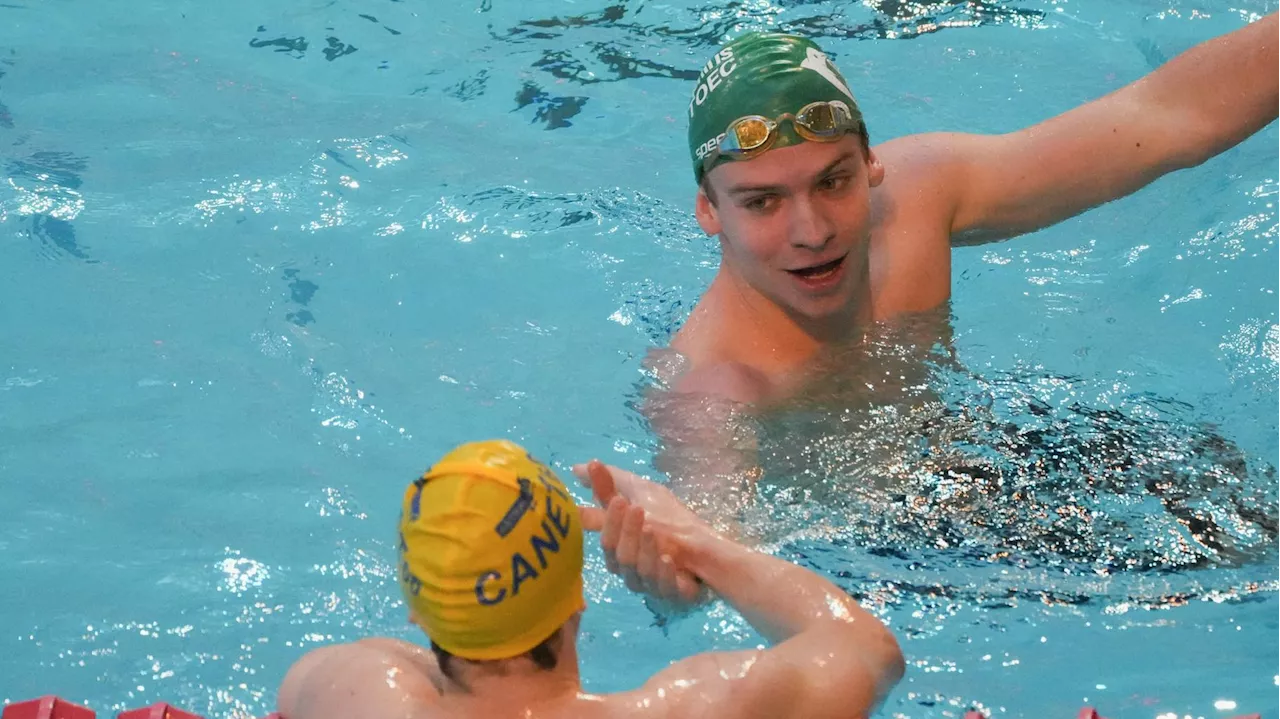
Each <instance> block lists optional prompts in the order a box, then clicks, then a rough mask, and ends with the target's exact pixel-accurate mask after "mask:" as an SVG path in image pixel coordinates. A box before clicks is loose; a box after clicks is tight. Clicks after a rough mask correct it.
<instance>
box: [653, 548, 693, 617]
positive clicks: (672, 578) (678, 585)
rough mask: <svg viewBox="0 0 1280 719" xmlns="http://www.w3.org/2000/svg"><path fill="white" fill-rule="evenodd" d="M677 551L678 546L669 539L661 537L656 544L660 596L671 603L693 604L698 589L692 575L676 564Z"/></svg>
mask: <svg viewBox="0 0 1280 719" xmlns="http://www.w3.org/2000/svg"><path fill="white" fill-rule="evenodd" d="M679 550H680V545H679V544H678V543H677V542H674V541H672V540H671V538H670V537H663V538H662V539H661V540H659V542H658V561H659V562H660V563H661V565H662V570H661V575H662V596H663V598H665V599H667V600H668V601H671V602H680V603H684V604H693V603H694V600H696V599H697V597H698V591H699V589H700V588H699V586H698V581H697V579H696V578H695V577H694V575H693V574H692V573H690V572H687V571H685V570H683V569H680V567H679V564H677V562H676V559H675V555H676V554H677V553H678V552H679Z"/></svg>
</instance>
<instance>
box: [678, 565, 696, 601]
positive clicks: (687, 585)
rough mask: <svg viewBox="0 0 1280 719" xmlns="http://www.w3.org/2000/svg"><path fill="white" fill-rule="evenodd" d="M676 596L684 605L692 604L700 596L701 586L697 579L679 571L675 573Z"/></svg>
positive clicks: (683, 571)
mask: <svg viewBox="0 0 1280 719" xmlns="http://www.w3.org/2000/svg"><path fill="white" fill-rule="evenodd" d="M676 595H677V596H679V597H680V601H682V602H684V603H685V604H693V603H694V602H696V601H698V599H699V598H700V597H701V596H702V584H701V583H699V582H698V578H697V577H695V576H694V575H692V574H690V573H689V572H686V571H685V570H683V569H681V570H678V571H677V572H676Z"/></svg>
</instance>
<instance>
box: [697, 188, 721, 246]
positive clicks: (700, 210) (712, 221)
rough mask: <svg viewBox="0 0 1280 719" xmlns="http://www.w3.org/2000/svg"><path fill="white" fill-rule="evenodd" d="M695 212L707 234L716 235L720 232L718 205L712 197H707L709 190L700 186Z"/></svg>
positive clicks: (699, 223)
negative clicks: (713, 202)
mask: <svg viewBox="0 0 1280 719" xmlns="http://www.w3.org/2000/svg"><path fill="white" fill-rule="evenodd" d="M693 214H694V215H695V216H696V217H697V218H698V226H699V227H701V228H702V231H703V232H705V233H707V235H709V236H711V237H715V236H716V235H718V234H720V213H719V212H717V211H716V206H715V205H713V204H711V198H710V197H707V191H706V190H705V189H703V188H702V187H699V188H698V197H697V199H696V200H695V204H694V209H693Z"/></svg>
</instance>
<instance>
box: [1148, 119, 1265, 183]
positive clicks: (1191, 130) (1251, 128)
mask: <svg viewBox="0 0 1280 719" xmlns="http://www.w3.org/2000/svg"><path fill="white" fill-rule="evenodd" d="M1263 124H1265V123H1263ZM1255 125H1257V123H1247V124H1246V123H1238V122H1223V120H1222V118H1216V119H1215V118H1214V117H1206V116H1199V115H1197V116H1195V117H1191V118H1184V119H1182V120H1181V121H1180V122H1177V123H1174V126H1175V127H1176V128H1177V130H1176V133H1175V136H1174V137H1172V138H1171V142H1170V145H1171V150H1170V151H1169V152H1168V153H1166V163H1167V165H1168V166H1167V167H1166V168H1164V169H1165V171H1166V172H1172V171H1174V170H1185V169H1190V168H1193V167H1199V166H1200V165H1203V164H1204V163H1206V162H1208V161H1209V160H1211V159H1213V158H1214V157H1217V156H1218V155H1220V154H1222V153H1223V152H1226V151H1227V150H1230V149H1231V148H1233V147H1235V146H1236V145H1238V144H1240V143H1241V142H1244V141H1245V140H1246V139H1248V138H1249V136H1250V135H1252V134H1253V133H1254V132H1256V131H1257V130H1259V129H1261V125H1257V126H1255Z"/></svg>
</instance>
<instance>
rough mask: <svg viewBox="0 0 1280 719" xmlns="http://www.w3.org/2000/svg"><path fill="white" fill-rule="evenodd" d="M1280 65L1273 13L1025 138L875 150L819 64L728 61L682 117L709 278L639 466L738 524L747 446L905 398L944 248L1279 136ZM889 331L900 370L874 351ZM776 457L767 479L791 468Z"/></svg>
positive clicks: (937, 136) (962, 138)
mask: <svg viewBox="0 0 1280 719" xmlns="http://www.w3.org/2000/svg"><path fill="white" fill-rule="evenodd" d="M1277 64H1278V62H1277V17H1276V15H1275V14H1272V15H1269V16H1267V17H1264V18H1262V19H1260V20H1257V21H1254V22H1251V23H1248V24H1247V25H1246V26H1245V27H1243V28H1241V29H1238V30H1235V31H1233V32H1231V33H1228V34H1226V35H1223V36H1221V37H1218V38H1215V39H1212V40H1208V41H1206V42H1203V43H1201V44H1199V45H1197V46H1195V47H1192V48H1190V49H1189V50H1187V51H1185V52H1184V53H1182V54H1181V55H1179V56H1177V57H1175V58H1174V59H1172V60H1171V61H1169V62H1167V63H1165V64H1164V65H1163V66H1162V67H1160V68H1158V69H1157V70H1155V71H1153V72H1152V73H1150V74H1149V75H1147V76H1146V77H1143V78H1141V79H1139V80H1137V81H1136V82H1133V83H1131V84H1129V85H1128V86H1126V87H1123V88H1121V89H1119V90H1117V91H1115V92H1113V93H1111V94H1109V95H1106V96H1105V97H1102V98H1100V99H1097V100H1095V101H1093V102H1090V103H1087V104H1085V105H1082V106H1080V107H1078V108H1075V109H1073V110H1070V111H1068V112H1066V113H1064V114H1061V115H1059V116H1056V117H1053V118H1050V119H1048V120H1046V121H1044V122H1041V123H1039V124H1037V125H1034V126H1032V127H1029V128H1027V129H1023V130H1021V131H1017V132H1011V133H1009V134H1004V135H975V134H962V133H932V134H922V135H913V136H904V137H900V138H895V139H892V140H889V141H887V142H884V143H882V144H876V145H873V144H872V142H871V139H870V136H869V133H868V126H867V123H866V122H864V120H863V116H862V112H861V109H860V107H859V103H858V100H859V96H858V91H857V88H855V87H853V86H851V85H850V83H849V82H848V81H847V80H846V78H845V77H844V76H843V75H842V74H841V73H840V71H839V70H838V69H837V67H836V65H835V64H834V63H833V62H832V60H831V58H830V57H829V56H828V55H827V54H826V53H825V52H824V51H823V50H822V48H820V47H819V46H818V45H817V44H815V43H814V42H812V41H810V40H808V39H805V38H802V37H797V36H794V35H785V34H776V33H751V34H748V35H744V36H742V37H739V38H737V39H735V40H733V41H731V42H729V43H728V44H726V45H724V46H723V47H722V48H720V49H719V50H718V51H717V52H716V53H715V54H714V55H713V56H711V57H710V58H709V59H708V60H707V61H706V62H705V64H704V65H703V66H702V68H701V70H700V73H699V76H698V79H697V81H696V82H695V83H694V84H693V86H692V88H691V95H690V99H689V104H688V108H687V113H688V114H687V119H688V132H689V135H688V140H689V160H690V163H691V165H690V169H691V170H692V174H693V180H694V181H695V182H696V188H697V194H696V205H695V211H696V216H697V221H698V223H699V224H700V226H701V227H702V229H703V230H704V231H705V232H706V233H707V234H708V235H712V236H717V237H718V238H719V242H720V248H721V262H720V266H719V269H718V271H717V273H716V275H715V278H714V279H713V281H712V282H711V285H710V286H709V287H708V288H707V289H706V291H705V293H704V294H703V295H702V297H701V298H700V299H699V301H698V303H697V304H696V306H695V307H694V308H693V310H692V312H691V313H690V315H689V317H688V319H687V321H686V322H685V323H684V325H683V326H682V327H681V328H680V329H679V331H678V333H677V334H676V335H675V337H674V338H673V340H672V343H671V347H670V349H669V350H662V351H656V352H654V353H653V355H652V356H651V357H650V366H651V367H652V368H653V370H654V374H655V376H657V377H658V378H659V379H660V381H661V384H662V390H661V391H655V392H653V393H652V394H650V395H649V396H647V398H646V402H645V406H644V412H645V414H646V416H647V419H648V420H649V422H650V425H651V426H652V428H653V430H654V431H655V433H656V434H657V435H658V436H659V438H660V439H661V440H662V447H661V450H660V451H659V453H658V455H657V456H656V457H655V461H654V464H655V467H656V468H657V469H659V470H660V471H663V472H665V473H666V474H668V475H669V476H670V479H671V481H672V483H673V486H679V487H680V490H679V491H680V493H681V496H682V497H684V498H685V499H686V500H687V501H690V502H694V503H697V504H702V505H703V506H704V507H706V511H707V512H717V513H721V514H722V515H723V516H724V517H725V518H726V519H725V521H728V522H732V521H733V519H732V517H734V516H735V514H736V512H737V510H736V509H734V507H733V506H730V505H737V504H738V502H737V499H742V498H746V497H749V496H750V490H751V487H752V486H753V480H754V479H755V478H757V477H759V476H760V475H761V474H762V472H763V469H762V466H761V461H760V458H759V456H758V454H757V441H758V439H757V435H759V436H760V438H762V439H764V440H767V439H768V437H766V436H764V435H760V433H759V432H758V428H759V427H761V426H764V427H765V428H766V430H768V433H769V436H775V435H776V436H786V437H788V438H794V437H795V436H796V432H797V431H798V430H799V431H803V430H800V429H799V428H798V427H797V426H796V423H795V422H792V419H794V418H796V417H797V415H805V416H806V417H807V416H813V415H815V414H821V413H814V412H809V411H808V410H809V409H811V408H813V407H819V408H820V407H834V408H836V412H835V413H836V414H838V415H839V418H840V421H847V413H848V412H849V411H851V410H849V409H848V408H855V409H856V408H857V407H877V406H885V405H895V403H900V402H902V401H904V400H905V398H908V397H912V396H916V397H918V396H919V395H920V392H919V391H918V390H916V389H915V388H918V387H921V386H927V375H926V372H927V371H928V370H927V367H926V365H927V362H926V361H924V360H925V359H926V358H924V357H919V358H917V357H915V356H907V355H908V354H909V353H910V352H918V353H919V354H920V355H924V354H925V353H927V352H928V350H929V348H932V347H936V346H938V345H939V344H941V346H942V347H943V348H944V349H945V348H946V346H947V344H948V336H949V325H948V323H947V318H946V316H945V315H946V312H945V306H946V303H947V301H948V299H949V298H950V295H951V272H952V270H951V250H952V248H953V247H955V246H957V245H972V244H978V243H984V242H991V241H996V240H1002V239H1006V238H1011V237H1014V236H1016V235H1021V234H1025V233H1029V232H1033V231H1035V230H1038V229H1041V228H1044V227H1047V226H1049V225H1052V224H1054V223H1057V222H1060V221H1062V220H1065V219H1067V218H1070V217H1072V216H1074V215H1077V214H1079V213H1081V212H1084V211H1086V210H1088V209H1090V208H1092V207H1096V206H1098V205H1101V204H1103V203H1106V202H1108V201H1111V200H1114V199H1117V198H1120V197H1123V196H1125V195H1128V194H1130V193H1133V192H1135V191H1136V190H1138V189H1140V188H1142V187H1144V186H1145V185H1147V184H1149V183H1151V182H1153V181H1154V180H1156V179H1157V178H1159V177H1161V176H1162V175H1165V174H1167V173H1169V172H1171V171H1174V170H1177V169H1179V168H1186V167H1191V166H1194V165H1197V164H1200V163H1202V162H1204V161H1206V160H1208V159H1209V158H1211V157H1213V156H1214V155H1216V154H1218V153H1220V152H1223V151H1224V150H1226V149H1228V148H1230V147H1233V146H1235V145H1236V144H1238V143H1240V142H1241V141H1243V140H1244V139H1246V138H1248V137H1249V136H1251V135H1253V134H1254V133H1256V132H1258V131H1259V130H1261V129H1262V128H1264V127H1266V126H1267V125H1268V124H1270V123H1271V122H1272V121H1274V120H1275V119H1276V116H1277V104H1278V103H1280V98H1278V93H1277V86H1278V85H1280V81H1278V79H1277ZM909 315H910V316H912V318H911V321H910V322H893V323H890V322H884V321H885V320H890V319H905V318H906V317H907V316H909ZM886 328H889V329H888V330H886ZM886 332H892V333H894V334H890V335H889V336H890V337H892V338H893V342H892V344H893V345H894V347H895V348H905V349H902V350H901V351H898V349H894V350H893V352H880V351H879V350H878V349H877V347H878V346H887V345H876V343H875V339H876V337H877V336H879V334H878V333H886ZM868 338H869V339H868ZM849 350H853V351H852V352H851V351H849ZM877 352H878V354H876V353H877ZM890 355H892V356H890ZM890 362H892V363H893V364H892V365H891V364H889V363H890ZM912 392H915V394H914V395H913V394H911V393H912ZM842 393H846V394H842ZM895 406H896V405H895ZM795 408H798V411H796V412H790V414H788V412H789V410H791V409H795ZM743 418H746V421H743ZM761 420H764V422H761ZM796 421H805V418H804V417H800V418H799V419H797V420H796ZM765 422H772V424H771V425H770V424H765ZM850 426H857V425H856V423H855V424H854V425H850ZM833 431H836V432H839V431H840V430H839V428H838V427H837V428H836V429H835V430H833ZM801 446H803V445H801ZM788 451H789V450H786V449H785V448H784V449H782V450H780V451H778V452H775V453H772V454H770V455H769V456H770V457H772V458H773V459H772V460H771V461H776V462H779V463H783V464H786V463H789V462H794V461H800V460H797V459H795V458H794V457H793V456H791V455H788V454H787V453H788ZM867 451H868V452H875V451H892V450H891V449H890V450H880V449H877V448H876V447H868V448H867ZM783 455H787V456H783ZM727 485H728V486H727ZM726 489H728V490H729V491H730V492H731V493H734V492H736V493H737V494H731V495H730V496H728V497H726V495H725V491H726ZM703 491H706V492H709V493H710V494H711V495H713V496H707V497H706V499H707V500H709V501H705V502H704V501H699V500H700V499H701V498H699V497H698V496H697V494H698V493H700V492H703ZM726 500H728V501H726ZM704 516H707V515H706V514H705V513H704Z"/></svg>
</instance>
